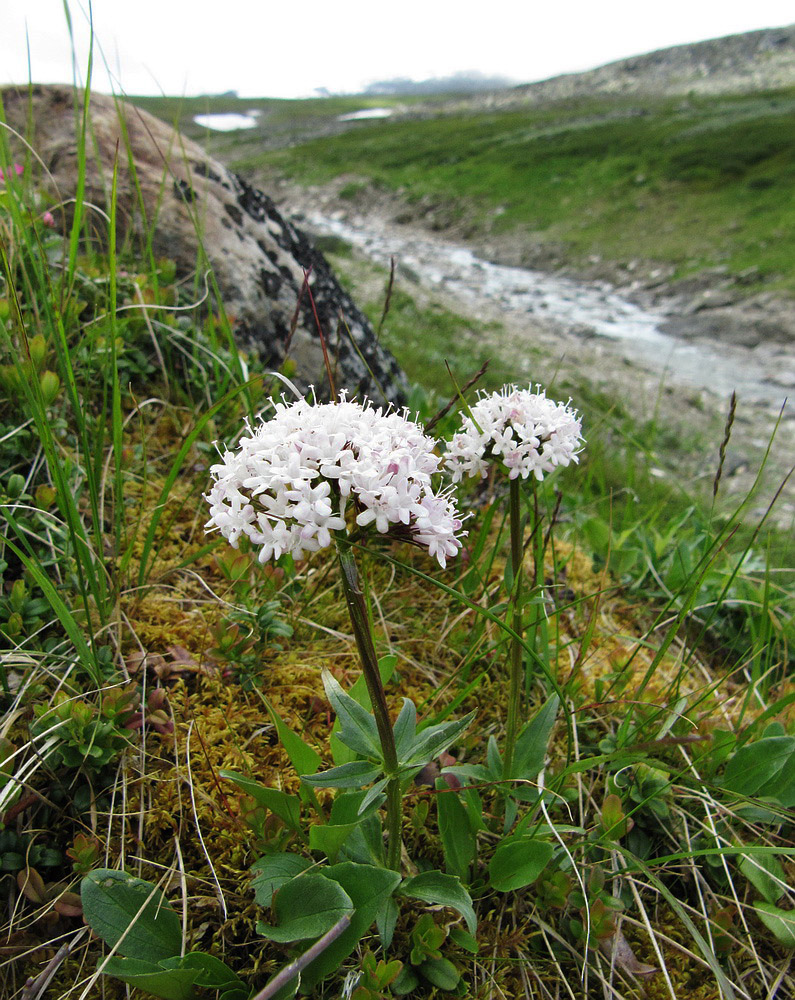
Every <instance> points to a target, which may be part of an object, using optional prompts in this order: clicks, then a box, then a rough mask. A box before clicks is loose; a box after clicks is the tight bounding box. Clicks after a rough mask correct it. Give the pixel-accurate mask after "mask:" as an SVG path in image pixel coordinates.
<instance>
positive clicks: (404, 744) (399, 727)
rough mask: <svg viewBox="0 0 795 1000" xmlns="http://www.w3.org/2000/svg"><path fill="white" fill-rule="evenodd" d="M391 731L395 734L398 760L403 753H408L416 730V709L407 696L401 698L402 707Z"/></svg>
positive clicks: (401, 757)
mask: <svg viewBox="0 0 795 1000" xmlns="http://www.w3.org/2000/svg"><path fill="white" fill-rule="evenodd" d="M392 732H393V734H394V736H395V749H396V751H397V757H398V760H402V759H403V757H404V755H405V754H407V753H409V751H410V749H411V746H412V744H413V743H414V738H415V735H416V732H417V709H416V708H415V707H414V702H413V701H411V700H410V699H409V698H404V699H403V708H401V710H400V715H398V717H397V719H396V720H395V725H394V727H393V729H392Z"/></svg>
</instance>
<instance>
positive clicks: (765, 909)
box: [754, 903, 795, 948]
mask: <svg viewBox="0 0 795 1000" xmlns="http://www.w3.org/2000/svg"><path fill="white" fill-rule="evenodd" d="M754 909H755V910H756V912H757V913H758V914H759V919H760V920H761V921H762V923H763V924H764V925H765V926H766V927H767V929H768V930H769V931H770V932H771V933H772V934H773V936H774V937H775V939H776V940H777V941H778V942H780V943H781V944H783V945H784V947H785V948H795V910H782V909H781V908H780V907H778V906H773V904H772V903H754Z"/></svg>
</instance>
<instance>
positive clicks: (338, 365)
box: [2, 86, 406, 403]
mask: <svg viewBox="0 0 795 1000" xmlns="http://www.w3.org/2000/svg"><path fill="white" fill-rule="evenodd" d="M2 101H3V107H4V110H5V118H6V121H7V122H8V124H9V125H11V127H12V128H14V129H15V130H16V131H18V132H19V133H20V134H22V135H25V136H27V138H28V140H29V141H30V143H31V146H32V148H33V149H34V150H35V152H36V154H37V156H38V157H39V158H40V159H41V161H42V163H43V165H44V167H45V168H46V175H44V176H43V177H42V181H43V182H44V183H46V184H47V185H49V188H50V190H51V192H52V194H53V195H54V196H55V197H56V199H57V200H58V201H59V202H61V203H64V204H65V205H66V211H67V212H68V202H69V199H70V198H74V195H75V190H76V182H77V174H78V144H77V139H76V122H79V117H78V115H79V111H78V112H76V110H75V94H74V91H73V90H72V89H71V88H70V87H64V86H34V87H33V88H32V89H31V90H28V89H27V88H24V89H15V88H7V89H5V90H3V92H2ZM80 105H81V98H80V95H78V98H77V106H78V108H79V107H80ZM90 110H91V114H90V129H89V136H88V142H87V149H88V169H87V171H86V175H87V176H86V189H85V200H86V201H87V202H90V203H92V204H93V205H96V206H98V207H99V208H101V209H103V210H107V206H108V204H109V202H110V191H111V181H112V176H113V162H114V157H115V155H116V149H117V144H118V149H119V168H118V184H117V191H118V195H117V212H118V218H119V229H120V232H119V233H118V235H117V239H118V241H119V245H121V240H122V239H128V240H132V241H133V242H134V243H137V244H138V245H140V246H144V245H145V240H146V238H147V233H148V232H149V231H152V233H153V239H152V249H153V252H154V254H155V256H157V257H168V258H171V259H172V260H174V261H175V262H176V265H177V270H178V273H179V274H180V275H181V276H183V277H184V276H187V275H189V274H191V273H193V272H194V271H195V270H196V269H197V267H198V268H199V269H200V270H201V269H203V268H204V267H206V266H209V267H210V268H212V271H213V275H214V278H215V281H216V283H217V286H218V291H219V295H220V298H221V301H222V302H223V305H224V308H225V310H226V312H227V314H228V315H229V316H230V318H231V319H232V322H233V327H234V330H235V336H236V339H237V342H238V344H239V346H241V347H242V348H244V349H246V350H249V351H250V350H254V351H256V352H258V353H259V355H260V356H261V357H262V359H263V361H264V362H265V364H266V365H267V366H268V367H277V366H278V365H280V364H281V362H282V361H283V360H284V357H285V349H286V348H287V347H288V342H289V357H290V358H291V359H292V360H293V361H294V362H295V364H296V368H297V374H296V381H298V382H299V384H301V385H302V386H303V387H306V386H308V385H310V384H313V385H315V386H316V387H317V389H318V394H319V395H323V394H326V393H327V391H328V379H327V376H326V368H325V364H324V360H323V352H322V346H321V340H320V337H319V335H318V330H317V321H316V320H315V316H314V314H313V311H312V306H311V301H310V296H309V295H308V294H307V293H306V291H304V294H303V295H302V296H301V294H300V293H301V289H302V286H303V284H304V276H305V273H306V272H309V273H310V278H309V288H310V289H311V293H312V296H311V297H312V298H313V299H314V302H315V306H316V308H317V313H318V320H319V322H320V326H321V328H322V330H323V331H324V334H325V336H326V339H327V346H328V351H329V355H330V358H331V362H332V365H333V368H334V371H335V381H336V387H337V389H340V388H346V389H348V390H349V392H350V393H352V394H354V393H355V394H358V395H359V396H361V395H363V394H367V395H369V396H370V397H371V398H373V399H374V400H375V401H382V400H383V399H386V400H388V401H390V402H394V403H400V402H401V401H402V400H403V398H404V394H405V391H406V380H405V376H404V375H403V373H402V372H401V370H400V367H399V366H398V364H397V362H396V361H395V359H394V357H393V356H392V355H391V354H390V353H389V352H388V351H387V350H385V349H384V348H383V347H382V346H381V345H380V344H378V343H377V342H376V339H375V335H374V333H373V330H372V327H371V326H370V324H369V322H368V320H367V319H366V317H365V316H364V315H363V314H362V313H361V311H360V310H359V309H357V307H356V305H355V304H354V302H353V301H352V300H351V298H350V296H349V295H348V294H347V293H346V292H345V291H344V290H343V289H342V288H341V287H340V284H339V282H338V281H337V279H336V277H335V276H334V274H333V272H332V270H331V268H330V267H329V265H328V262H327V261H326V259H325V258H324V257H323V255H322V254H321V253H320V252H319V251H318V250H317V249H316V248H315V247H313V246H312V244H311V243H310V241H309V240H308V239H307V237H306V236H305V235H304V234H303V233H302V232H301V231H300V230H299V229H296V228H295V226H293V225H291V223H290V222H289V221H288V220H286V219H285V218H283V216H282V215H280V213H279V212H278V211H277V209H276V207H275V205H274V203H273V202H272V201H271V199H270V198H269V197H268V196H267V195H265V194H263V193H262V192H261V191H258V190H256V189H255V188H252V187H250V186H249V185H248V184H246V182H245V181H244V180H243V179H242V178H240V177H239V176H237V175H236V174H234V173H232V172H231V171H229V170H227V169H226V167H224V166H223V164H221V163H219V162H218V161H217V160H213V159H212V158H210V157H209V156H208V155H207V154H206V153H205V152H204V150H203V149H202V148H201V147H200V146H199V145H197V144H196V143H194V142H192V141H191V140H189V139H186V138H184V137H183V136H181V135H179V134H178V133H177V132H175V131H174V130H173V129H172V128H171V127H170V126H168V125H166V124H164V123H163V122H161V121H160V120H159V119H157V118H155V117H154V116H152V115H150V114H148V113H147V112H145V111H142V110H140V109H138V108H135V107H133V106H132V105H130V104H125V103H124V102H121V101H116V100H114V99H113V98H111V97H106V96H103V95H101V94H92V96H91V100H90ZM29 123H32V132H31V129H30V128H29ZM12 151H13V152H14V153H15V154H16V155H22V153H23V152H24V151H23V150H22V149H21V147H20V146H18V145H15V140H14V138H13V136H12ZM131 163H132V164H133V165H134V170H133V169H131V166H130V164H131ZM89 218H90V223H91V228H92V230H93V231H94V232H95V233H96V236H97V239H98V240H100V241H105V239H106V231H107V224H106V223H105V222H104V220H103V218H102V216H101V215H100V214H99V213H96V212H93V210H92V211H90V212H89ZM197 234H198V235H197ZM299 298H300V304H299ZM296 310H297V322H295V329H294V332H293V334H292V337H291V336H290V330H291V327H292V326H293V323H294V320H295V317H296Z"/></svg>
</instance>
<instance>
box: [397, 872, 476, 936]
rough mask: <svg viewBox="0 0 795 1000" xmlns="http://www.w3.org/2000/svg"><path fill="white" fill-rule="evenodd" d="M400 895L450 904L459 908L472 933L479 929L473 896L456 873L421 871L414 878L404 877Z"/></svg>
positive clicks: (442, 904) (428, 901) (441, 904)
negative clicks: (473, 905)
mask: <svg viewBox="0 0 795 1000" xmlns="http://www.w3.org/2000/svg"><path fill="white" fill-rule="evenodd" d="M398 895H399V896H408V897H409V898H410V899H421V900H422V901H423V902H424V903H431V904H432V905H439V906H449V907H451V908H452V909H454V910H458V912H459V913H460V914H461V916H462V917H463V918H464V920H466V925H467V927H468V928H469V933H470V934H474V933H475V931H476V930H477V926H478V921H477V917H476V916H475V911H474V909H473V907H472V898H471V897H470V895H469V893H468V892H467V891H466V889H465V888H464V887H463V885H461V883H460V881H459V880H458V879H457V878H456V877H455V876H454V875H446V874H445V873H444V872H437V871H430V872H421V873H420V874H419V875H415V876H414V878H407V879H404V880H403V882H402V883H401V886H400V889H399V890H398Z"/></svg>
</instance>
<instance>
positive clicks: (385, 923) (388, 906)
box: [375, 896, 400, 951]
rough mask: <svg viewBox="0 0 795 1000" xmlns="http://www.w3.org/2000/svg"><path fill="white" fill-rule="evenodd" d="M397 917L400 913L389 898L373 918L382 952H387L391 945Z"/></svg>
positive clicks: (395, 904)
mask: <svg viewBox="0 0 795 1000" xmlns="http://www.w3.org/2000/svg"><path fill="white" fill-rule="evenodd" d="M399 915H400V911H399V910H398V905H397V903H396V902H395V900H394V899H393V898H392V897H391V896H389V897H388V898H387V899H386V900H385V901H384V904H383V906H382V907H381V909H380V910H379V911H378V913H377V915H376V918H375V922H376V925H377V927H378V936H379V937H380V938H381V947H382V948H383V949H384V951H387V950H388V949H389V946H390V945H391V944H392V937H393V936H394V933H395V926H396V925H397V921H398V916H399Z"/></svg>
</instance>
